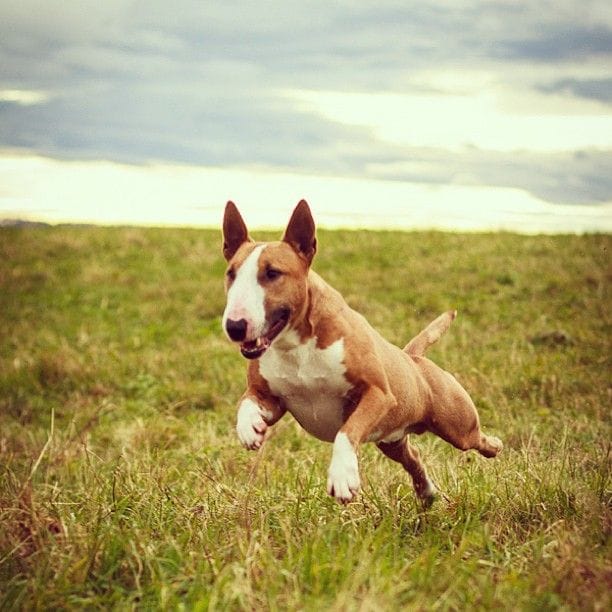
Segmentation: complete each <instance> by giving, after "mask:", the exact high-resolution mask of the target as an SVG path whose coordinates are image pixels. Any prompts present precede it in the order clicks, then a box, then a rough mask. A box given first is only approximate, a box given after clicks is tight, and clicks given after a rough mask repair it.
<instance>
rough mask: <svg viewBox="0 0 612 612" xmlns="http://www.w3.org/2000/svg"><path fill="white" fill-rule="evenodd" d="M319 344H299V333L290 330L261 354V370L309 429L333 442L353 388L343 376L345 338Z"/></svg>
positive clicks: (314, 342) (311, 341) (311, 339)
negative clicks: (319, 346)
mask: <svg viewBox="0 0 612 612" xmlns="http://www.w3.org/2000/svg"><path fill="white" fill-rule="evenodd" d="M316 344H317V339H316V338H310V339H309V340H307V341H306V342H304V343H300V340H299V337H298V335H297V334H296V333H295V332H294V331H293V330H287V331H285V332H283V333H282V334H281V335H280V336H279V337H278V338H277V339H276V341H275V342H274V343H273V344H272V346H271V347H270V348H269V349H268V350H267V351H266V353H264V354H263V355H262V357H261V358H260V360H259V372H260V374H261V375H262V376H263V377H264V378H265V379H266V380H267V381H268V385H269V386H270V390H271V391H272V393H273V394H274V395H276V396H278V397H282V398H283V400H284V401H285V405H286V406H287V409H288V410H289V412H290V413H291V414H292V415H293V416H294V417H295V419H296V420H297V421H298V423H300V425H301V426H302V427H303V428H304V429H305V430H306V431H308V432H309V433H310V434H312V435H314V436H316V437H317V438H319V439H321V440H325V441H327V442H332V441H333V440H334V437H335V435H336V433H337V432H338V430H339V429H340V427H341V426H342V422H343V421H342V409H343V406H344V402H345V396H346V393H347V392H348V391H349V389H350V388H351V384H350V383H349V382H348V380H347V379H346V377H345V375H344V374H345V372H346V366H345V365H344V340H342V339H340V340H337V341H336V342H334V343H333V344H331V345H330V346H328V347H327V348H324V349H319V348H317V346H316Z"/></svg>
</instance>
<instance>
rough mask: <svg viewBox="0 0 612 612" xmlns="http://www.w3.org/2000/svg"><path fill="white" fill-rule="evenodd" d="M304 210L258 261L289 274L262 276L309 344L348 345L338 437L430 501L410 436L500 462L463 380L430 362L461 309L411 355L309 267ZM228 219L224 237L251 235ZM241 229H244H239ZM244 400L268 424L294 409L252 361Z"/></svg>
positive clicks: (237, 255) (310, 233)
mask: <svg viewBox="0 0 612 612" xmlns="http://www.w3.org/2000/svg"><path fill="white" fill-rule="evenodd" d="M304 204H305V203H304ZM298 208H299V209H300V210H299V214H297V215H296V213H297V211H298V209H296V213H294V216H293V217H292V221H291V222H290V224H289V227H288V229H287V232H286V233H285V240H284V241H281V242H274V243H270V244H269V246H268V247H267V248H266V249H265V250H264V251H263V253H262V256H261V260H260V262H259V266H260V271H262V274H263V270H264V269H265V267H266V266H267V265H275V266H279V267H281V268H282V269H283V271H284V272H285V273H284V275H283V278H282V279H281V280H280V281H275V282H274V283H268V285H266V284H265V283H266V281H265V279H263V276H262V280H261V281H260V283H261V284H262V285H263V286H264V287H265V289H266V308H271V309H273V308H275V307H277V306H278V305H279V304H287V305H290V307H291V313H292V314H291V318H290V321H289V325H290V327H291V328H292V329H294V330H296V331H297V332H298V334H299V337H300V338H301V339H302V341H306V340H307V339H309V338H313V337H314V338H316V346H317V347H318V348H320V349H325V348H326V347H328V346H330V345H331V344H332V343H334V342H336V341H337V340H340V339H342V340H343V342H344V364H345V366H346V373H345V376H346V379H347V380H348V382H349V383H350V385H351V389H350V391H349V392H348V393H347V394H346V396H345V397H344V409H343V425H342V427H341V428H340V430H339V432H338V433H343V434H345V435H346V436H347V437H348V440H349V441H350V443H351V445H352V446H353V448H355V449H357V447H358V446H359V444H361V443H363V442H365V441H368V440H372V441H374V442H376V443H377V444H378V446H379V448H380V449H381V450H382V451H383V452H384V453H385V454H386V455H387V456H388V457H390V458H391V459H393V460H395V461H398V462H399V463H401V464H402V465H403V467H404V468H405V469H406V470H407V471H408V472H409V473H410V475H411V476H412V479H413V483H414V487H415V490H416V493H417V495H419V497H421V498H422V499H424V500H426V501H427V500H428V499H429V498H430V497H431V496H432V495H433V489H432V484H431V482H430V481H429V480H428V478H427V474H426V471H425V468H424V466H423V464H422V463H421V460H420V458H419V455H418V452H417V451H416V449H414V448H412V447H411V446H410V445H409V444H408V441H407V435H408V434H409V433H423V432H425V431H430V432H433V433H435V434H436V435H438V436H440V437H441V438H443V439H444V440H446V441H447V442H449V443H450V444H452V445H453V446H455V447H457V448H459V449H461V450H468V449H475V450H477V451H478V452H480V453H481V454H482V455H484V456H485V457H494V456H495V455H496V454H497V453H498V452H499V451H500V450H501V448H502V444H501V442H500V441H499V440H498V439H497V438H493V437H489V436H486V435H484V434H483V433H482V432H481V431H480V425H479V419H478V414H477V412H476V408H475V407H474V404H473V402H472V400H471V398H470V397H469V395H468V393H467V392H466V391H465V390H464V389H463V387H462V386H461V385H460V384H459V383H458V382H457V380H456V379H455V378H454V377H453V376H452V375H451V374H449V373H448V372H446V371H444V370H443V369H441V368H440V367H438V366H437V365H436V364H434V363H433V362H432V361H431V360H429V359H427V358H426V357H424V353H425V351H426V350H427V348H428V347H429V346H431V344H433V343H434V342H436V341H437V340H438V339H439V338H440V336H441V335H442V334H443V333H444V332H445V331H446V330H447V329H448V328H449V326H450V324H451V323H452V321H453V319H454V318H455V316H456V311H449V312H446V313H444V314H443V315H441V316H440V317H438V318H437V319H436V320H435V321H433V322H432V323H430V324H429V325H428V326H427V327H426V328H425V329H424V330H423V331H422V332H420V333H419V334H418V335H417V336H415V337H414V338H413V339H412V340H411V341H410V342H409V343H408V344H407V345H406V347H405V348H404V350H401V349H400V348H399V347H397V346H394V345H392V344H391V343H389V342H387V341H386V340H385V339H384V338H383V337H382V336H381V335H380V334H379V333H378V332H377V331H376V330H375V329H373V328H372V327H371V326H370V324H369V323H368V322H367V321H366V319H365V318H364V317H363V316H362V315H360V314H359V313H357V312H355V311H354V310H352V309H351V308H350V307H349V306H348V304H347V303H346V302H345V300H344V299H343V297H342V296H341V295H340V293H339V292H338V291H336V290H335V289H333V288H332V287H330V286H329V285H328V284H327V283H326V282H325V281H324V280H323V279H322V278H321V277H320V276H319V275H318V274H316V273H315V272H314V271H312V270H311V269H310V268H309V264H310V261H311V259H312V256H313V255H314V251H315V249H316V240H315V238H314V224H312V218H311V217H310V211H309V210H308V208H307V206H306V207H304V206H303V205H302V203H300V205H299V206H298ZM235 212H237V211H235ZM229 214H230V217H232V218H231V219H230V220H229V221H227V219H226V223H225V224H224V232H229V233H231V235H233V236H236V235H238V236H246V233H245V232H246V230H245V229H244V230H243V229H242V227H240V221H238V220H237V219H236V217H235V214H234V211H233V210H230V213H229ZM295 219H297V220H295ZM309 219H310V223H309ZM235 224H237V228H238V229H235V230H234V229H232V228H233V227H234V225H235ZM296 236H297V238H296ZM254 244H255V243H252V242H244V243H242V244H241V245H240V246H238V247H237V248H234V249H233V250H234V253H233V255H232V256H231V257H230V262H229V266H230V267H231V266H235V267H239V266H240V264H241V262H243V261H244V259H245V258H246V257H247V256H248V254H249V253H250V252H251V251H252V249H253V248H254ZM231 250H232V249H231V248H230V251H231ZM243 398H253V399H255V400H256V401H257V402H259V403H260V405H261V406H262V407H265V409H266V411H268V416H267V418H266V422H267V425H272V424H274V423H275V422H276V421H277V420H278V419H279V418H281V417H282V415H283V414H284V413H285V412H286V410H287V406H286V404H285V400H284V398H282V397H274V396H273V395H272V394H271V392H270V388H269V386H268V383H267V381H266V380H265V379H264V378H263V376H261V374H260V371H259V362H258V360H254V361H251V362H250V363H249V368H248V388H247V390H246V392H245V394H244V396H243ZM336 433H337V432H335V431H334V432H329V436H327V437H326V438H325V439H330V440H333V439H334V435H335V434H336ZM348 499H350V497H349V498H348ZM348 499H347V498H343V499H341V501H347V500H348Z"/></svg>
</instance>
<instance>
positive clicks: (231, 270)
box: [225, 268, 236, 281]
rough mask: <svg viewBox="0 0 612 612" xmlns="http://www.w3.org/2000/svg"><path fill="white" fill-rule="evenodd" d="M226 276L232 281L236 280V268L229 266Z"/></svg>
mask: <svg viewBox="0 0 612 612" xmlns="http://www.w3.org/2000/svg"><path fill="white" fill-rule="evenodd" d="M225 276H227V278H228V279H229V280H231V281H233V280H236V272H235V270H234V268H229V270H228V271H227V272H226V273H225Z"/></svg>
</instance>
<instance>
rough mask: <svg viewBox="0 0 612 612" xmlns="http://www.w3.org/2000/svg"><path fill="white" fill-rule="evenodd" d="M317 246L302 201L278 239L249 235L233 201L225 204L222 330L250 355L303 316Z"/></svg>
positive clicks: (260, 352) (261, 350) (255, 354)
mask: <svg viewBox="0 0 612 612" xmlns="http://www.w3.org/2000/svg"><path fill="white" fill-rule="evenodd" d="M316 249H317V240H316V237H315V225H314V221H313V219H312V215H311V213H310V208H309V207H308V204H307V203H306V202H305V201H304V200H302V201H301V202H300V203H299V204H298V205H297V206H296V208H295V210H294V211H293V214H292V215H291V219H290V220H289V224H288V225H287V229H286V230H285V234H284V236H283V239H282V240H281V241H278V242H254V241H253V240H251V238H250V237H249V233H248V230H247V227H246V225H245V223H244V220H243V219H242V216H241V215H240V213H239V212H238V209H237V208H236V206H235V204H234V203H233V202H228V203H227V205H226V207H225V216H224V218H223V255H224V257H225V259H226V260H227V261H228V266H227V270H226V273H225V291H226V295H227V304H226V307H225V311H224V312H223V329H224V331H225V333H226V334H227V336H228V337H229V339H230V340H232V341H233V342H236V343H238V344H239V345H240V351H241V352H242V354H243V355H244V357H246V358H247V359H257V358H258V357H261V355H263V354H264V352H265V351H266V350H267V349H268V348H269V346H270V345H271V344H272V342H273V341H274V340H275V339H276V338H277V337H278V336H279V335H280V334H281V333H282V332H283V331H284V330H285V329H287V328H288V327H291V326H292V325H294V324H296V323H297V322H298V321H300V320H301V319H302V317H303V316H304V313H305V309H306V307H307V303H308V280H307V279H308V270H309V268H310V264H311V262H312V258H313V257H314V254H315V252H316Z"/></svg>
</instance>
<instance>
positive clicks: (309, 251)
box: [283, 200, 317, 265]
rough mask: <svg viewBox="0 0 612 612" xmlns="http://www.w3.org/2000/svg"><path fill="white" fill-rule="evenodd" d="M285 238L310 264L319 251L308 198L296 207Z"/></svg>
mask: <svg viewBox="0 0 612 612" xmlns="http://www.w3.org/2000/svg"><path fill="white" fill-rule="evenodd" d="M283 240H284V241H285V242H288V243H289V244H290V245H291V246H292V247H293V248H294V249H295V250H296V251H297V252H298V254H300V255H302V256H303V257H304V259H306V261H307V262H308V265H310V263H311V262H312V258H313V257H314V255H315V253H316V252H317V238H316V236H315V224H314V221H313V219H312V214H311V212H310V207H309V206H308V203H307V202H306V200H300V202H299V204H298V205H297V206H296V207H295V210H294V211H293V214H292V215H291V219H289V224H288V225H287V229H286V230H285V235H284V236H283Z"/></svg>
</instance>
